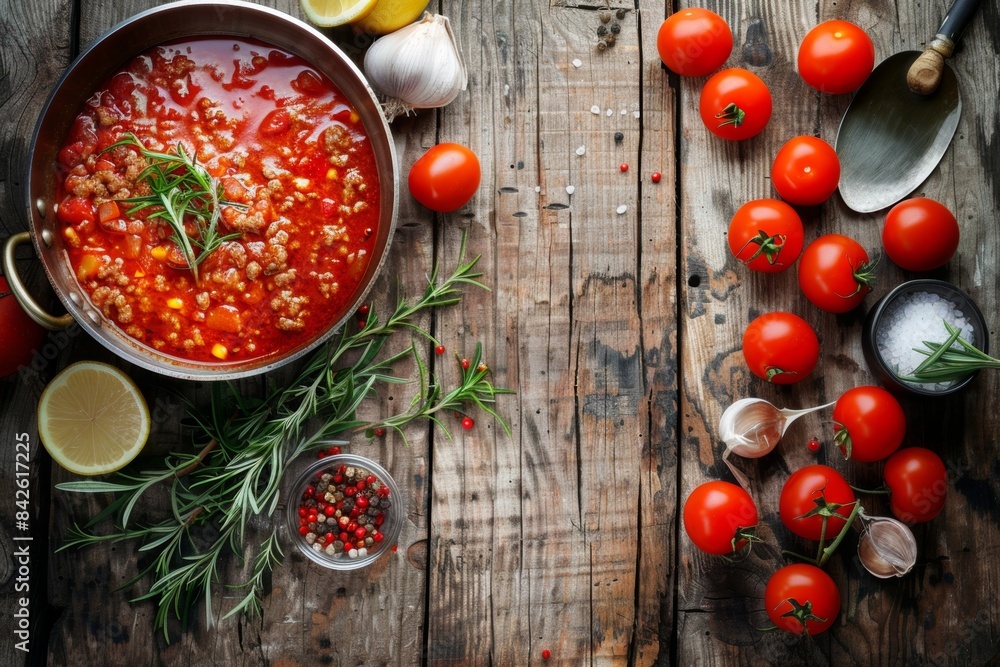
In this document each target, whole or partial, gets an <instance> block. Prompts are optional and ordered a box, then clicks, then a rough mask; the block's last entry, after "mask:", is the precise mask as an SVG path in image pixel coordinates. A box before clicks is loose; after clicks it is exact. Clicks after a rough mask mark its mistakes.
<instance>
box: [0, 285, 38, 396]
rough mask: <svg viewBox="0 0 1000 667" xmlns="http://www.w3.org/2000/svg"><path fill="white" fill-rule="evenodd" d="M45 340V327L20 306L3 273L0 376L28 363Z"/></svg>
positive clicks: (0, 298)
mask: <svg viewBox="0 0 1000 667" xmlns="http://www.w3.org/2000/svg"><path fill="white" fill-rule="evenodd" d="M44 340H45V329H43V328H42V327H41V326H39V325H38V324H36V323H35V321H34V320H32V319H31V318H30V317H28V314H27V313H26V312H24V310H22V309H21V305H20V304H19V303H18V302H17V299H15V298H14V295H13V294H11V291H10V285H8V284H7V279H6V278H4V277H3V276H0V377H6V376H7V375H11V374H13V373H16V372H17V369H18V368H20V367H21V366H27V365H29V364H30V363H31V358H32V357H33V356H34V353H35V351H37V350H41V347H42V341H44Z"/></svg>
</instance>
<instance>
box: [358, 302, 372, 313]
mask: <svg viewBox="0 0 1000 667" xmlns="http://www.w3.org/2000/svg"><path fill="white" fill-rule="evenodd" d="M368 310H369V306H368V304H367V303H363V304H361V305H360V306H358V312H359V313H361V314H362V315H367V314H368Z"/></svg>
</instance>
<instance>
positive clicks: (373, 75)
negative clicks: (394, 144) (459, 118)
mask: <svg viewBox="0 0 1000 667" xmlns="http://www.w3.org/2000/svg"><path fill="white" fill-rule="evenodd" d="M365 74H366V75H367V76H368V79H369V80H370V81H371V83H372V85H373V86H375V88H377V89H378V90H379V91H380V92H382V93H383V94H384V95H385V96H386V98H387V99H386V101H385V104H384V108H385V112H386V115H387V116H388V117H389V120H390V121H391V120H392V119H393V118H395V117H396V116H397V115H399V114H401V113H405V114H409V113H410V112H411V111H413V110H414V109H434V108H437V107H443V106H445V105H446V104H448V103H450V102H451V101H452V100H454V99H455V98H456V97H457V96H458V93H459V92H461V91H463V90H465V87H466V85H467V84H468V74H467V73H466V70H465V63H464V62H463V60H462V53H461V52H460V51H459V50H458V44H457V43H456V42H455V35H454V33H452V31H451V22H450V21H448V17H446V16H441V15H439V14H434V15H433V16H432V15H431V14H429V13H426V12H425V13H424V16H423V18H422V19H420V20H419V21H417V22H416V23H411V24H410V25H408V26H406V27H405V28H400V29H399V30H397V31H396V32H392V33H389V34H388V35H385V36H384V37H380V38H379V39H377V40H376V41H375V43H374V44H372V45H371V47H370V48H369V49H368V53H367V54H365Z"/></svg>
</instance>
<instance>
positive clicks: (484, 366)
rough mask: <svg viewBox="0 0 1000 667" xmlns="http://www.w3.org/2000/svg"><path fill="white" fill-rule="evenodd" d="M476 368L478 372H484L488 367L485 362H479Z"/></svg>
mask: <svg viewBox="0 0 1000 667" xmlns="http://www.w3.org/2000/svg"><path fill="white" fill-rule="evenodd" d="M476 370H477V371H479V372H480V373H485V372H486V371H488V370H490V367H489V366H487V365H486V364H479V365H478V366H476Z"/></svg>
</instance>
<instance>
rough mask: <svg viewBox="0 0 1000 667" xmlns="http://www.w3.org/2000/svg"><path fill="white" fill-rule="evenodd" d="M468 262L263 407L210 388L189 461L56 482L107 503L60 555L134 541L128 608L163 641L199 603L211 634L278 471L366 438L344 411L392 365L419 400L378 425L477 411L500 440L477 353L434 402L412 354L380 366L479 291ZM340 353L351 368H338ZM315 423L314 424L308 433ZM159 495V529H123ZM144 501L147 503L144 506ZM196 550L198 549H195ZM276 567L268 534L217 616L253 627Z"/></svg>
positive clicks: (178, 457)
mask: <svg viewBox="0 0 1000 667" xmlns="http://www.w3.org/2000/svg"><path fill="white" fill-rule="evenodd" d="M478 260H479V258H478V257H476V258H474V259H472V260H471V261H466V260H465V242H464V240H463V243H462V249H461V254H460V260H459V266H458V267H457V268H456V269H455V271H454V272H453V273H452V274H451V275H450V276H449V277H447V278H445V279H444V280H442V281H441V282H440V283H438V281H437V275H438V272H437V269H436V268H435V270H434V272H433V273H432V275H431V277H430V280H429V284H428V287H427V289H426V290H425V292H424V294H423V296H422V297H421V298H419V299H418V300H416V301H414V302H412V303H411V302H408V301H406V300H402V299H401V300H400V301H399V302H398V303H397V304H396V307H395V309H394V310H393V312H392V313H391V314H390V315H389V316H388V317H387V318H386V320H385V321H384V322H382V321H380V320H379V318H378V316H377V314H376V313H375V311H374V309H372V310H370V311H369V313H368V317H367V320H366V325H365V326H364V328H362V329H361V330H357V331H353V332H348V331H347V330H346V329H345V330H343V331H342V332H341V334H340V336H339V337H338V338H337V339H335V340H333V341H331V343H330V344H328V345H327V346H325V347H324V348H322V349H321V350H320V351H318V352H317V353H316V354H314V355H313V357H312V358H311V359H310V360H309V361H308V362H307V363H306V364H305V366H304V367H303V368H302V370H301V371H300V373H299V375H298V376H297V379H296V380H295V381H294V382H293V383H292V384H291V385H289V386H288V387H284V388H278V389H274V390H273V391H272V393H271V394H270V395H269V396H268V397H267V399H266V400H259V399H252V398H247V397H244V396H241V395H240V394H239V392H238V391H237V390H236V389H235V387H233V386H232V385H230V384H226V383H220V384H216V385H214V386H213V388H212V396H211V404H210V407H209V409H208V410H207V411H198V410H196V409H194V408H193V407H192V408H191V410H190V414H191V415H192V417H193V418H194V420H195V423H196V425H197V427H198V430H199V431H200V434H201V436H200V440H201V441H202V442H204V441H208V440H211V442H209V444H208V445H206V446H205V447H204V448H203V449H202V450H201V451H200V452H197V453H194V452H187V453H173V454H170V455H168V456H166V457H163V458H162V459H161V460H160V461H159V462H158V464H157V465H153V466H152V467H150V468H147V469H145V470H143V471H142V472H140V473H138V474H135V473H126V474H119V475H118V476H117V477H116V478H114V480H113V481H95V480H85V481H74V482H67V483H64V484H59V485H58V487H57V488H59V489H61V490H63V491H73V492H78V493H106V492H111V493H114V494H115V496H116V497H115V500H114V501H113V502H112V503H111V504H110V505H109V506H108V507H107V508H106V509H105V510H104V511H102V512H100V513H99V514H98V515H97V516H95V517H93V518H92V519H91V520H90V521H89V522H88V523H87V524H86V525H84V526H82V527H81V526H78V525H74V526H73V527H72V528H71V529H70V530H69V531H68V535H67V541H66V543H65V544H64V545H63V546H62V547H61V548H60V550H62V549H66V548H68V547H84V546H88V545H93V544H98V543H101V542H122V541H138V542H139V543H140V544H141V546H140V547H139V551H140V553H141V554H142V555H144V556H146V557H149V558H151V560H150V562H149V564H148V565H147V566H146V567H145V569H143V570H142V571H141V572H140V573H138V574H137V575H136V576H135V577H134V578H133V579H132V580H130V581H128V582H126V583H125V584H124V585H123V588H125V587H128V586H131V585H132V584H134V583H136V582H138V581H140V580H142V579H143V578H145V577H147V576H149V577H151V578H152V584H151V585H150V587H149V589H148V590H147V591H146V593H144V594H142V595H140V596H139V597H137V598H135V599H136V600H143V599H154V600H156V602H157V605H158V609H157V614H156V617H155V621H154V625H155V627H156V628H157V629H160V630H162V631H163V633H164V636H165V637H166V638H167V640H168V641H169V632H168V623H169V621H170V618H171V617H176V618H178V619H179V620H181V621H182V622H186V620H187V612H188V610H189V609H190V608H191V606H192V605H193V604H194V603H195V602H196V601H197V600H198V599H199V598H201V599H204V604H205V610H206V618H207V621H208V623H209V624H210V625H211V624H212V623H213V622H214V618H213V615H212V591H213V587H214V586H215V585H216V584H217V580H218V572H219V567H220V563H221V562H222V561H223V559H224V558H225V557H226V556H227V555H229V554H235V555H236V557H237V558H238V559H242V558H243V554H244V552H252V551H253V549H252V548H251V547H249V546H245V543H246V535H245V533H246V528H247V525H248V523H249V522H250V520H251V519H252V518H254V517H258V516H263V517H270V516H271V515H272V514H273V513H274V511H275V509H276V507H277V504H278V500H279V489H280V484H281V480H282V478H283V476H284V473H285V470H286V468H287V465H288V464H289V463H290V462H291V461H292V460H293V459H294V458H295V457H297V456H299V455H300V454H302V453H303V452H306V451H308V450H311V449H317V448H319V447H321V446H324V444H325V443H328V442H329V440H330V439H331V438H332V437H334V436H336V435H338V434H341V433H344V432H347V431H352V430H357V429H361V428H366V427H367V428H374V427H375V426H376V424H365V423H363V422H362V421H360V420H358V418H357V416H356V410H357V408H358V406H359V405H360V404H361V402H362V401H363V400H364V399H365V398H367V397H368V396H370V395H371V393H372V392H373V391H374V390H375V388H376V386H377V385H379V384H380V383H402V382H406V380H405V379H404V378H400V377H397V376H395V375H394V374H393V373H392V370H391V369H392V367H393V366H394V365H395V364H396V363H397V362H398V361H400V360H401V359H403V358H405V357H408V356H410V355H412V356H413V357H414V358H415V359H416V363H417V366H418V369H419V373H420V385H419V387H420V389H419V395H418V396H417V398H415V399H414V401H413V403H412V404H411V406H410V409H409V410H408V411H407V412H406V413H404V414H402V415H397V416H393V417H390V418H389V419H387V420H385V421H384V422H382V424H383V425H384V426H387V427H390V428H393V429H395V430H396V431H398V432H402V431H401V430H402V428H403V427H404V426H406V425H407V424H408V423H410V422H412V421H414V420H417V419H429V420H431V421H433V422H435V423H438V424H440V421H438V419H437V418H436V417H435V415H437V414H438V413H440V412H441V411H442V410H455V409H460V408H464V407H465V406H466V405H468V404H472V405H476V406H479V407H480V408H482V409H484V410H485V411H486V412H488V413H489V414H491V415H493V416H494V417H495V418H496V419H497V420H498V421H499V423H500V424H501V425H502V426H503V428H504V430H505V431H506V432H507V433H509V432H510V429H509V427H508V425H507V424H506V423H505V422H504V421H503V419H501V418H500V417H499V415H498V414H497V412H496V411H495V408H494V405H495V400H496V396H497V395H498V394H505V393H511V392H510V390H508V389H501V388H496V387H494V386H493V385H492V384H491V383H490V382H489V380H488V374H489V371H488V369H487V368H486V367H485V365H484V364H482V362H481V348H480V347H479V346H477V348H476V354H475V355H474V358H473V362H470V365H469V369H468V371H467V372H465V373H463V376H462V381H461V383H460V385H459V386H458V387H457V388H455V389H452V390H450V391H448V392H445V391H444V390H443V389H442V388H441V387H440V385H438V384H437V383H436V382H434V381H433V380H431V379H429V376H428V373H427V368H426V365H425V364H424V362H423V361H422V360H421V358H420V356H419V354H418V353H417V350H416V348H415V346H414V345H411V346H410V347H409V348H408V349H406V350H404V351H402V352H400V353H398V354H395V355H391V356H389V357H387V358H384V359H383V358H380V354H379V353H380V351H381V349H382V346H383V345H384V343H385V342H386V341H387V339H388V337H389V336H390V335H392V334H393V333H395V332H397V331H400V330H403V329H409V330H410V331H412V332H416V333H418V334H420V335H421V336H423V337H425V338H427V339H428V340H429V341H431V342H432V343H436V341H435V340H434V338H433V337H432V336H431V334H430V333H428V332H426V331H424V330H423V329H421V328H420V327H419V326H418V325H417V324H416V322H415V321H414V318H415V316H416V315H418V314H419V313H421V312H422V311H425V310H427V309H429V308H438V307H443V306H448V305H452V304H455V303H458V301H459V300H460V298H461V288H462V287H464V286H468V285H474V286H478V287H482V288H483V289H486V287H485V285H483V284H482V283H480V282H479V280H478V278H479V277H480V275H481V274H479V273H475V272H474V267H475V265H476V263H477V261H478ZM348 355H350V358H351V360H350V361H348V360H347V358H346V357H347V356H348ZM317 422H318V426H316V423H317ZM164 486H168V487H169V488H168V489H166V491H167V493H168V494H169V504H168V506H169V508H170V513H169V516H167V517H166V518H163V519H161V520H160V521H157V522H154V523H150V524H146V525H140V526H131V525H130V517H131V514H132V513H133V509H134V508H135V507H136V505H137V504H138V503H139V501H140V500H142V499H144V498H145V499H147V500H150V499H149V497H148V496H149V494H150V493H151V492H153V491H154V490H160V492H162V490H163V487H164ZM152 502H153V501H151V500H150V503H151V504H152ZM111 516H113V517H114V518H115V521H116V530H115V531H114V532H111V533H104V534H100V533H98V532H96V531H95V528H96V526H97V524H99V523H100V522H101V521H102V520H103V519H105V518H108V517H111ZM206 544H207V546H202V545H206ZM280 559H281V550H280V548H279V546H278V542H277V537H276V533H275V531H274V530H272V532H271V534H270V536H269V537H268V538H267V539H265V540H264V542H263V544H262V545H261V546H260V547H259V548H258V549H257V555H256V557H255V559H254V567H253V572H252V573H251V575H250V576H249V578H248V580H247V581H245V582H243V583H241V584H238V586H239V587H242V588H245V589H246V594H245V595H244V597H242V598H241V599H240V600H238V601H237V602H236V603H235V604H234V605H233V606H232V608H231V609H230V610H229V611H228V612H227V613H225V615H224V616H223V618H228V617H230V616H233V615H237V614H244V615H246V616H248V617H259V615H260V613H261V597H262V595H263V587H264V579H265V575H266V574H267V573H268V572H270V571H271V569H273V568H274V566H275V565H276V564H278V562H279V561H280Z"/></svg>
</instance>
